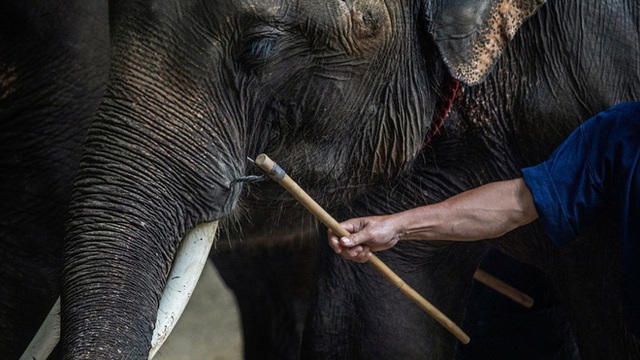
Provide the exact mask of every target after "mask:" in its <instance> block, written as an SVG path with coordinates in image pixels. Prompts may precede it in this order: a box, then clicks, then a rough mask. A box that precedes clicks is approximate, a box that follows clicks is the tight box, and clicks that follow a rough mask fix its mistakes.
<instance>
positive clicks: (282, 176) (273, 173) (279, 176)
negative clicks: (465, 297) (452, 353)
mask: <svg viewBox="0 0 640 360" xmlns="http://www.w3.org/2000/svg"><path fill="white" fill-rule="evenodd" d="M255 164H256V165H257V166H258V167H259V168H260V169H262V171H264V172H265V173H267V175H268V176H269V177H271V178H272V179H273V180H275V181H277V182H278V183H280V185H282V187H284V188H285V189H286V190H287V191H288V192H289V193H290V194H291V195H293V197H294V198H296V199H297V200H298V201H299V202H300V203H301V204H302V205H303V206H304V207H305V208H307V210H309V211H310V212H311V213H312V214H313V215H314V216H315V217H316V218H317V219H318V220H320V221H321V222H322V223H323V224H324V225H325V226H326V227H328V228H329V229H331V230H332V231H333V232H334V233H336V234H337V235H338V236H340V237H343V236H349V235H350V234H349V232H348V231H346V230H345V229H344V228H343V227H342V226H340V224H339V223H338V222H337V221H336V220H335V219H334V218H333V217H332V216H331V215H329V213H327V212H326V211H325V210H324V209H323V208H322V207H321V206H320V205H318V203H317V202H315V200H313V199H312V198H311V197H310V196H309V195H308V194H307V193H306V192H305V191H304V190H302V188H301V187H300V186H298V184H296V183H295V181H293V180H292V179H291V178H290V177H289V176H288V175H287V174H286V173H285V172H284V171H283V170H282V168H280V166H278V164H276V163H275V162H274V161H273V160H271V159H270V158H269V157H268V156H267V155H265V154H260V155H258V157H257V158H256V160H255ZM368 263H369V264H371V265H372V266H373V267H374V268H375V269H376V270H377V271H378V272H379V273H380V274H382V276H384V277H385V278H387V279H389V281H391V282H392V283H393V285H395V286H396V287H397V288H398V289H399V290H400V291H401V292H402V293H403V294H404V295H406V296H407V297H408V298H409V299H411V300H412V301H413V302H414V303H416V304H417V305H418V306H419V307H420V308H421V309H423V310H424V311H425V312H426V313H427V314H429V315H430V316H431V317H433V318H434V319H435V320H436V321H437V322H438V323H440V325H442V326H444V328H445V329H447V330H449V332H451V333H452V334H453V335H454V336H455V337H456V338H458V340H460V341H461V342H462V343H463V344H468V343H469V341H470V338H469V336H468V335H467V334H465V333H464V331H462V329H460V327H459V326H458V325H456V323H454V322H453V321H451V319H449V318H448V317H447V316H446V315H444V314H443V313H442V312H441V311H440V310H438V309H437V308H436V307H435V306H433V305H432V304H431V303H430V302H429V301H427V300H426V299H425V298H423V297H422V296H420V294H418V293H417V292H416V291H415V290H414V289H412V288H411V287H410V286H409V285H407V284H406V283H405V282H404V281H403V280H402V279H401V278H400V277H399V276H398V275H396V273H394V272H393V271H392V270H391V269H390V268H389V267H388V266H387V265H386V264H385V263H384V262H382V260H380V259H379V258H378V257H377V256H376V255H375V254H372V256H371V259H369V261H368Z"/></svg>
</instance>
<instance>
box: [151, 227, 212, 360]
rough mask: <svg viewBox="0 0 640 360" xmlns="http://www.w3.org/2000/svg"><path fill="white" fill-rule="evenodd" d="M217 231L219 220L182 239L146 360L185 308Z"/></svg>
mask: <svg viewBox="0 0 640 360" xmlns="http://www.w3.org/2000/svg"><path fill="white" fill-rule="evenodd" d="M217 229H218V221H212V222H209V223H205V224H201V225H198V226H196V227H195V228H193V229H191V231H189V232H188V233H187V235H186V236H185V237H184V239H182V243H181V244H180V248H179V249H178V253H177V254H176V258H175V260H174V261H173V266H172V267H171V271H170V272H169V277H168V280H167V284H166V285H165V288H164V292H163V293H162V298H161V299H160V306H159V308H158V317H157V319H156V326H155V329H154V331H153V338H152V339H151V350H150V351H149V359H153V357H154V356H155V355H156V353H157V352H158V350H159V349H160V347H161V346H162V344H164V342H165V340H167V338H168V337H169V334H170V333H171V331H172V330H173V328H174V327H175V326H176V323H177V322H178V320H179V319H180V316H181V315H182V312H183V311H184V308H185V307H186V306H187V303H188V302H189V299H190V298H191V294H193V290H194V289H195V287H196V284H197V283H198V279H199V278H200V275H201V274H202V270H203V269H204V266H205V264H206V263H207V259H208V257H209V251H210V250H211V246H212V245H213V240H214V238H215V235H216V230H217Z"/></svg>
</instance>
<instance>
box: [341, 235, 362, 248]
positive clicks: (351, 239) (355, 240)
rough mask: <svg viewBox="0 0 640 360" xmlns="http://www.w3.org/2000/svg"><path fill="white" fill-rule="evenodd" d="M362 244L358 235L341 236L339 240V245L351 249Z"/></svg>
mask: <svg viewBox="0 0 640 360" xmlns="http://www.w3.org/2000/svg"><path fill="white" fill-rule="evenodd" d="M362 242H363V239H362V236H359V234H358V233H355V234H351V235H349V236H343V237H341V238H340V244H342V246H346V247H353V246H356V245H358V244H360V243H362Z"/></svg>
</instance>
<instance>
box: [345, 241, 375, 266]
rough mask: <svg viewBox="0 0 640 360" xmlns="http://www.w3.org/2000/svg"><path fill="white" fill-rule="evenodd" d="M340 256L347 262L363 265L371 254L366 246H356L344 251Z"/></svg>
mask: <svg viewBox="0 0 640 360" xmlns="http://www.w3.org/2000/svg"><path fill="white" fill-rule="evenodd" d="M340 255H342V257H343V258H345V259H347V260H351V261H355V262H359V263H365V262H367V261H368V260H369V259H371V256H372V253H371V249H369V247H368V246H361V245H358V246H354V247H352V248H349V249H346V250H344V251H343V252H342V253H341V254H340Z"/></svg>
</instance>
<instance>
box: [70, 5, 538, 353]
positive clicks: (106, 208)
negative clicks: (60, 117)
mask: <svg viewBox="0 0 640 360" xmlns="http://www.w3.org/2000/svg"><path fill="white" fill-rule="evenodd" d="M523 3H525V2H523ZM526 3H527V4H528V3H529V2H526ZM536 6H539V4H537V3H536ZM532 11H533V10H530V9H529V5H522V4H520V2H518V1H503V2H497V1H485V2H480V3H477V2H471V1H455V2H451V3H449V2H447V3H446V4H445V3H440V2H439V1H432V2H425V1H397V2H386V1H377V0H368V1H361V0H355V1H342V0H341V1H307V0H298V1H291V0H267V1H255V0H240V1H237V0H214V1H201V0H183V1H176V0H155V1H115V2H114V3H113V4H111V7H110V16H111V17H110V25H111V54H112V61H111V75H110V79H109V83H108V85H107V89H106V94H105V97H104V99H103V102H102V104H101V106H100V109H99V111H98V113H97V116H96V118H95V120H94V122H93V124H92V125H91V127H90V129H89V134H88V136H87V140H86V143H85V146H84V152H83V155H82V159H81V164H80V169H79V172H78V175H77V177H76V181H75V183H74V190H73V195H72V202H71V205H70V210H69V211H70V214H69V218H70V220H69V223H68V227H67V233H66V237H65V260H64V271H63V283H62V286H63V289H62V327H63V328H62V346H63V352H64V353H65V354H66V356H67V357H68V358H91V359H96V358H113V357H117V358H146V357H147V356H148V354H149V348H150V343H151V337H152V332H153V329H154V324H155V323H156V314H157V312H158V306H159V302H160V299H161V295H162V291H163V288H164V286H165V284H166V283H167V277H168V274H169V271H170V269H171V267H172V264H173V263H174V258H175V254H176V251H177V248H178V245H179V243H180V241H181V238H182V236H183V235H184V234H185V233H187V232H188V231H189V230H191V229H193V228H194V227H196V226H198V225H199V224H203V223H208V222H212V221H216V220H218V219H223V218H225V217H228V216H229V215H231V214H233V213H234V211H236V209H237V208H238V204H239V203H241V201H240V199H241V193H242V191H241V188H242V186H241V185H233V184H232V181H233V180H234V179H236V178H238V177H240V176H243V175H245V174H246V173H247V172H248V169H247V162H246V160H245V159H246V157H247V156H254V155H255V154H257V153H260V152H266V153H268V154H269V155H270V156H271V157H272V158H273V159H275V160H277V161H278V162H279V163H280V164H281V165H282V166H283V167H284V168H286V169H289V170H292V171H291V173H292V174H293V176H294V177H296V178H297V179H299V180H300V182H301V184H302V185H303V186H305V187H307V188H308V189H310V190H311V192H312V193H314V192H315V193H316V194H317V193H319V192H332V193H335V194H339V193H341V191H344V190H345V189H347V188H358V187H362V186H366V185H369V184H373V183H376V182H380V181H384V180H386V179H388V178H390V177H392V176H394V175H396V174H398V173H399V172H401V171H402V170H403V169H404V168H405V166H406V164H407V163H408V162H410V161H411V159H412V158H413V157H414V156H415V155H416V154H417V152H418V151H419V149H420V148H421V146H422V143H423V139H424V136H425V134H426V133H427V131H428V129H429V125H430V124H431V121H432V117H433V114H434V109H435V107H436V103H437V101H438V100H439V98H440V93H441V92H442V87H443V86H444V85H445V84H444V83H445V79H446V77H447V71H446V68H447V67H448V68H449V69H451V73H452V74H453V75H454V76H456V77H458V78H459V79H460V80H462V81H465V82H468V83H475V82H478V81H480V80H481V79H482V78H483V76H484V75H485V74H486V73H487V72H488V71H489V69H490V68H491V65H492V63H493V62H494V61H495V58H496V56H497V55H498V54H499V53H500V50H501V48H502V47H504V45H505V44H506V39H508V38H509V37H510V36H512V35H513V32H514V31H515V28H517V26H518V25H519V24H520V23H521V22H522V19H524V18H525V17H526V16H528V15H530V13H531V12H532ZM485 43H487V44H489V45H490V46H489V47H490V49H489V50H486V49H485V50H480V49H481V44H485ZM438 49H440V50H438ZM441 54H442V56H441ZM476 68H477V70H473V71H471V70H469V69H476ZM264 194H265V195H264V196H268V194H267V193H266V192H265V193H264ZM326 201H328V200H326ZM326 201H325V202H326ZM174 266H175V265H174Z"/></svg>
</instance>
